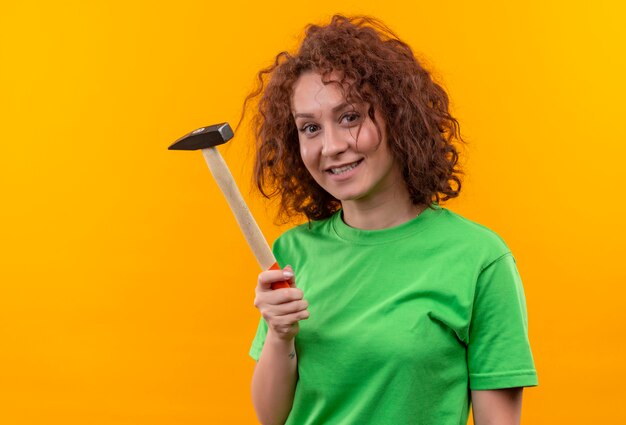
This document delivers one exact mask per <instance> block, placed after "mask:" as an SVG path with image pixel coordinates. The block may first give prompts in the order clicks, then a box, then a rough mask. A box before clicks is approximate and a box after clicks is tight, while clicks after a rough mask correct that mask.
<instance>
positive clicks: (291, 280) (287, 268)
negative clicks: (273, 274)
mask: <svg viewBox="0 0 626 425" xmlns="http://www.w3.org/2000/svg"><path fill="white" fill-rule="evenodd" d="M283 271H285V272H287V273H291V274H292V275H293V277H291V278H289V279H287V283H289V287H291V288H296V276H295V273H294V272H293V268H292V267H291V265H289V264H287V265H286V266H285V267H284V268H283Z"/></svg>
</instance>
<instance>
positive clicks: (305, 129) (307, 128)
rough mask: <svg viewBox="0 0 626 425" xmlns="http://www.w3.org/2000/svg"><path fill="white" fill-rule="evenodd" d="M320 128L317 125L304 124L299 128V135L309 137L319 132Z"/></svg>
mask: <svg viewBox="0 0 626 425" xmlns="http://www.w3.org/2000/svg"><path fill="white" fill-rule="evenodd" d="M319 129H320V127H319V126H318V125H317V124H306V125H304V126H302V127H300V133H304V134H306V135H311V134H314V133H316V132H317V131H319Z"/></svg>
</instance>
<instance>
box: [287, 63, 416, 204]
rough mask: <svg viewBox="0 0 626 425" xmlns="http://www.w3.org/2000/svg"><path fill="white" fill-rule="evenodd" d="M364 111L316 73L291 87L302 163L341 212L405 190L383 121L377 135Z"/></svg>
mask: <svg viewBox="0 0 626 425" xmlns="http://www.w3.org/2000/svg"><path fill="white" fill-rule="evenodd" d="M368 107H369V105H367V104H349V103H348V102H347V101H346V98H345V97H344V94H343V93H342V90H341V89H340V86H339V85H338V83H330V84H326V85H325V84H324V83H323V82H322V78H321V76H320V75H319V74H317V73H314V72H307V73H305V74H302V75H301V76H300V78H299V79H298V81H297V82H296V84H295V85H294V90H293V97H292V113H293V116H294V118H295V121H296V126H297V128H298V139H299V143H300V155H301V156H302V161H303V162H304V165H305V166H306V168H307V170H308V171H309V173H310V174H311V176H312V177H313V178H314V179H315V181H316V182H317V183H318V184H319V185H320V186H321V187H322V188H324V190H326V191H327V192H328V193H330V194H331V195H333V196H334V197H335V198H337V199H338V200H340V201H341V203H342V206H343V207H344V209H345V208H346V206H347V204H353V203H361V204H364V203H368V204H369V203H373V204H376V203H377V201H378V200H380V201H383V202H384V201H385V200H387V199H388V198H389V197H390V196H393V195H394V194H395V193H397V192H398V187H402V188H404V187H405V184H404V180H403V179H402V176H401V173H400V169H399V167H398V166H397V164H396V161H395V160H394V158H393V156H392V154H391V152H390V151H389V147H388V144H387V139H386V136H385V125H384V122H383V119H382V116H381V115H380V114H379V113H378V112H376V113H375V117H376V122H377V123H378V125H379V127H380V135H379V130H378V128H377V127H376V124H375V123H374V122H373V121H372V119H371V118H370V117H369V115H368V113H367V111H368ZM398 185H399V186H398Z"/></svg>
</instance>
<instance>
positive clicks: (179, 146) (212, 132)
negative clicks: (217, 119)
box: [168, 122, 235, 151]
mask: <svg viewBox="0 0 626 425" xmlns="http://www.w3.org/2000/svg"><path fill="white" fill-rule="evenodd" d="M234 135H235V134H234V133H233V129H232V128H230V125H228V123H227V122H224V123H221V124H215V125H210V126H208V127H202V128H199V129H197V130H194V131H192V132H191V133H189V134H186V135H184V136H183V137H181V138H180V139H178V140H177V141H175V142H174V143H173V144H172V145H171V146H170V147H169V148H168V149H169V150H179V151H195V150H197V149H204V148H210V147H213V146H217V145H221V144H223V143H226V142H228V141H229V140H230V139H232V138H233V136H234Z"/></svg>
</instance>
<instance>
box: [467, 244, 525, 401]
mask: <svg viewBox="0 0 626 425" xmlns="http://www.w3.org/2000/svg"><path fill="white" fill-rule="evenodd" d="M469 332H470V334H469V344H468V347H467V362H468V369H469V381H470V389H472V390H490V389H498V388H512V387H527V386H535V385H537V384H538V381H537V373H536V371H535V365H534V361H533V356H532V353H531V349H530V343H529V341H528V321H527V315H526V299H525V296H524V288H523V286H522V281H521V278H520V276H519V273H518V271H517V266H516V264H515V259H514V258H513V256H512V255H511V253H507V254H505V255H503V256H501V257H499V258H498V259H497V260H495V261H493V262H492V263H491V264H489V265H488V266H487V267H485V268H484V269H483V270H482V271H481V273H480V275H479V277H478V280H477V283H476V290H475V293H474V305H473V309H472V316H471V322H470V330H469Z"/></svg>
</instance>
